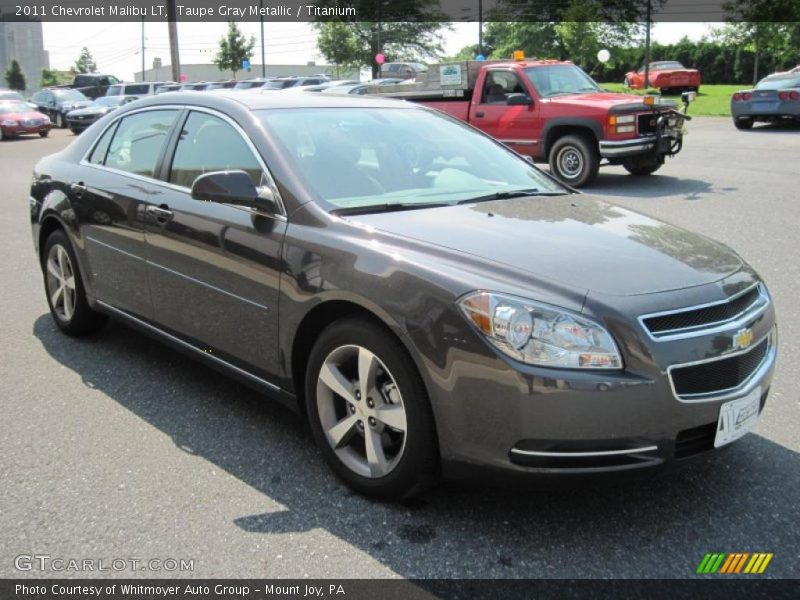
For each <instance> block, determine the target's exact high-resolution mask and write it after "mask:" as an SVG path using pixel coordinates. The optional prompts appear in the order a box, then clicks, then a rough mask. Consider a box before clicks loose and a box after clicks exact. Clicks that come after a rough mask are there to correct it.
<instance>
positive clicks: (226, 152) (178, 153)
mask: <svg viewBox="0 0 800 600" xmlns="http://www.w3.org/2000/svg"><path fill="white" fill-rule="evenodd" d="M235 170H241V171H245V172H246V173H247V174H248V175H250V179H251V180H252V181H253V185H256V186H260V185H264V184H265V178H264V172H263V169H262V168H261V164H260V163H259V162H258V160H257V159H256V157H255V155H254V154H253V151H252V150H250V146H248V144H247V142H245V141H244V138H243V137H242V136H241V134H239V132H238V131H236V129H234V128H233V127H232V126H231V125H230V124H229V123H227V122H226V121H224V120H222V119H220V118H219V117H215V116H214V115H209V114H207V113H202V112H192V113H190V114H189V118H188V119H186V123H184V125H183V130H182V131H181V136H180V139H179V140H178V145H177V147H176V148H175V156H174V157H173V159H172V168H171V169H170V172H169V181H170V183H174V184H175V185H180V186H182V187H186V188H190V187H192V183H194V180H195V179H197V178H198V177H199V176H200V175H203V174H204V173H211V172H213V171H235Z"/></svg>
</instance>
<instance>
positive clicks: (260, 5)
mask: <svg viewBox="0 0 800 600" xmlns="http://www.w3.org/2000/svg"><path fill="white" fill-rule="evenodd" d="M258 8H259V9H260V10H259V14H260V15H261V17H260V18H261V76H262V77H266V76H267V65H266V60H265V58H264V53H265V51H264V0H258Z"/></svg>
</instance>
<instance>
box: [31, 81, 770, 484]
mask: <svg viewBox="0 0 800 600" xmlns="http://www.w3.org/2000/svg"><path fill="white" fill-rule="evenodd" d="M20 200H22V201H25V202H27V203H29V208H30V214H31V221H32V232H33V241H34V246H35V248H36V252H37V257H38V259H39V261H40V264H41V268H42V274H43V283H44V289H45V290H46V298H47V302H48V303H49V306H50V310H51V313H52V317H53V319H54V321H55V324H56V325H57V326H58V327H59V328H60V329H61V330H62V331H63V332H64V333H65V334H68V335H88V334H91V333H92V332H96V331H97V330H98V329H99V328H101V327H102V326H103V324H104V322H105V320H106V319H107V318H108V317H109V316H111V317H114V318H116V319H119V320H121V321H123V322H125V323H128V324H129V325H130V326H132V327H136V328H139V329H141V330H142V331H145V332H147V333H148V334H150V335H152V336H154V337H156V338H158V339H160V340H162V341H164V342H165V343H167V344H170V345H171V346H173V347H175V348H177V349H179V350H182V351H184V352H186V353H188V354H190V355H192V356H195V357H196V358H197V359H198V360H201V361H204V362H205V363H206V364H207V365H210V366H212V367H214V368H217V369H219V370H221V371H223V372H224V373H227V374H229V375H231V376H232V377H236V378H238V379H240V380H242V381H245V382H247V383H248V384H250V385H252V386H254V387H255V388H257V389H259V390H261V391H263V393H264V394H265V395H266V396H269V397H271V398H274V399H276V400H278V401H280V402H283V403H284V404H286V405H287V406H289V407H291V408H292V409H294V410H297V411H299V412H300V413H302V414H303V415H305V416H306V418H307V419H308V422H309V424H310V427H311V430H312V432H313V435H314V438H315V441H316V443H317V444H318V446H319V448H320V451H321V454H322V456H323V457H324V459H325V460H326V461H327V462H328V463H329V465H330V466H331V468H332V469H333V470H334V471H335V472H336V473H337V474H338V475H339V476H340V477H341V478H342V479H343V480H344V481H345V482H347V483H348V484H349V485H350V486H352V487H353V488H354V489H356V490H358V491H359V492H361V493H364V494H370V495H375V496H380V497H383V498H401V497H406V496H410V495H413V494H415V493H419V492H420V491H421V490H423V489H425V488H426V487H427V486H429V485H431V484H432V483H434V482H435V481H436V480H437V478H438V477H440V476H441V475H444V476H445V477H452V478H457V477H469V478H476V477H480V476H487V477H489V476H494V475H499V476H501V477H503V478H514V477H521V478H524V479H530V478H535V477H537V476H541V475H545V474H546V475H551V476H555V475H564V474H568V473H569V474H580V475H585V474H606V475H607V474H609V473H613V472H621V471H624V472H627V471H631V470H636V469H642V470H646V469H651V468H656V467H659V466H663V465H667V464H672V463H677V462H681V461H683V460H685V459H690V458H693V457H697V456H700V455H703V454H706V453H709V452H711V451H714V450H715V449H716V448H720V447H722V446H726V445H728V444H731V443H733V442H735V441H736V440H738V439H740V438H741V437H742V436H744V435H746V434H747V433H748V432H749V431H751V430H752V429H753V428H754V427H755V425H756V423H757V422H758V419H759V415H760V414H761V412H762V409H763V407H764V404H765V402H766V400H767V395H768V392H769V388H770V383H771V380H772V373H773V366H774V361H775V355H776V349H777V343H776V342H777V338H776V336H777V333H776V328H775V312H774V309H773V303H772V300H771V297H770V294H769V292H768V291H767V287H766V285H765V284H764V282H763V281H762V280H761V279H760V278H759V276H758V275H757V274H756V273H755V271H754V270H753V269H752V268H751V267H750V266H748V265H747V264H746V263H745V261H744V260H743V259H742V258H740V257H739V256H738V255H737V254H736V253H735V252H734V251H733V250H731V249H729V248H727V247H725V246H723V245H722V244H719V243H717V242H714V241H712V240H709V239H707V238H704V237H702V236H699V235H696V234H693V233H691V232H688V231H685V230H682V229H679V228H677V227H673V226H671V225H668V224H666V223H662V222H659V221H656V220H653V219H651V218H648V217H645V216H644V215H641V214H638V213H635V212H632V211H630V210H626V209H624V208H620V207H618V206H613V205H609V204H607V203H604V202H601V201H599V200H596V199H592V198H591V197H588V196H582V195H579V194H577V193H574V192H573V191H571V190H569V189H566V188H564V187H563V186H562V185H561V184H559V183H558V182H557V181H555V180H554V179H553V178H551V177H550V176H549V175H547V174H546V173H544V172H542V171H540V170H539V169H538V168H536V167H535V166H533V165H531V164H530V163H529V162H528V161H526V160H524V159H523V158H522V157H521V156H519V155H518V154H516V153H514V152H512V151H511V150H509V149H508V148H506V147H505V146H503V145H502V144H500V143H499V142H497V141H496V140H494V139H492V138H490V137H488V136H486V135H484V134H482V133H480V132H479V131H477V130H475V129H473V128H471V127H469V126H468V125H465V124H463V123H461V122H460V121H457V120H454V119H451V118H449V117H447V116H445V115H443V114H441V113H439V112H438V111H435V110H433V109H427V108H424V107H421V106H419V105H415V104H411V103H405V102H397V101H394V100H384V99H372V98H363V97H359V96H351V95H344V96H331V95H326V94H241V93H236V92H219V93H217V94H181V93H175V94H162V95H159V96H153V97H149V98H146V99H143V100H140V101H138V102H136V103H133V104H131V105H128V106H124V107H122V108H120V109H118V110H116V111H115V112H113V113H111V114H109V115H107V116H106V117H103V118H102V119H101V120H100V121H98V122H97V123H95V124H94V125H92V126H91V127H90V128H89V129H88V130H87V131H86V133H85V134H84V135H82V136H81V137H80V138H78V139H76V140H75V141H74V142H73V143H72V144H71V145H70V146H69V147H67V148H66V149H64V150H63V151H61V152H60V153H58V154H55V155H53V156H49V157H46V158H44V159H42V160H41V161H40V162H39V163H38V164H37V165H36V167H35V171H34V178H33V183H32V188H31V191H30V194H29V197H27V198H24V199H20ZM54 368H55V367H54ZM112 376H113V375H112ZM219 435H220V436H223V437H224V436H231V435H236V432H234V431H224V430H220V432H219ZM262 458H263V457H262ZM253 460H254V461H258V460H261V459H260V458H259V457H253Z"/></svg>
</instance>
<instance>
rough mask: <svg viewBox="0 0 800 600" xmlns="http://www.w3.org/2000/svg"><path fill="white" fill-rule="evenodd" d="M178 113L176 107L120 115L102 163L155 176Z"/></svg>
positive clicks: (139, 173) (145, 175)
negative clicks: (120, 119)
mask: <svg viewBox="0 0 800 600" xmlns="http://www.w3.org/2000/svg"><path fill="white" fill-rule="evenodd" d="M177 114H178V111H176V110H151V111H147V112H141V113H136V114H134V115H131V116H129V117H125V118H124V119H122V121H121V122H120V124H119V125H118V126H117V132H116V133H115V134H114V138H113V139H112V140H111V144H110V146H109V148H108V155H107V156H106V159H105V165H106V166H107V167H111V168H113V169H119V170H121V171H127V172H128V173H135V174H136V175H142V176H144V177H155V169H156V165H157V164H158V158H159V156H160V155H161V151H162V150H163V148H164V144H165V143H166V140H167V133H168V132H169V130H170V128H171V127H172V124H173V123H174V122H175V118H176V117H177Z"/></svg>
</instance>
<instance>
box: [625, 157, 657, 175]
mask: <svg viewBox="0 0 800 600" xmlns="http://www.w3.org/2000/svg"><path fill="white" fill-rule="evenodd" d="M662 164H663V163H661V162H660V161H659V160H658V159H653V158H651V157H647V158H646V159H643V158H642V157H640V156H634V157H631V158H626V159H625V161H624V162H623V163H622V166H623V167H625V170H626V171H627V172H628V173H630V174H631V175H637V176H644V175H651V174H653V173H655V172H656V171H658V170H659V169H660V168H661V165H662Z"/></svg>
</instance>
